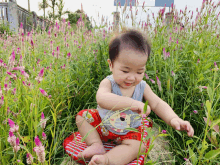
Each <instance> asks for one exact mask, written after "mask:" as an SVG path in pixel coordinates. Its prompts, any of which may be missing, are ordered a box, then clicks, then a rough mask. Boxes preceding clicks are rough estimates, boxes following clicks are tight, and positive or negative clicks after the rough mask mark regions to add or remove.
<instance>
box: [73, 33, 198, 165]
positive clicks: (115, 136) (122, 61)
mask: <svg viewBox="0 0 220 165" xmlns="http://www.w3.org/2000/svg"><path fill="white" fill-rule="evenodd" d="M150 51H151V48H150V44H149V42H148V41H147V39H146V37H144V35H143V34H142V33H141V32H139V31H138V30H126V31H124V32H122V33H121V34H120V35H118V36H116V37H114V38H113V39H112V40H111V42H110V44H109V58H110V59H108V63H109V68H110V71H111V72H112V75H109V76H107V77H106V78H105V79H103V80H102V81H101V83H100V85H99V89H98V91H97V94H96V100H97V103H98V108H97V109H89V110H82V111H80V112H79V113H78V114H77V116H76V124H77V127H78V129H79V132H80V135H81V136H82V137H84V136H85V135H86V134H87V133H88V132H90V133H89V135H88V136H87V137H86V139H85V142H86V144H87V145H88V147H87V148H86V149H85V150H84V151H83V152H81V153H79V155H78V158H82V157H84V158H85V159H91V160H90V162H89V165H124V164H127V163H129V162H131V161H132V160H134V159H135V158H137V155H138V152H139V147H140V142H141V132H142V130H141V118H140V117H138V116H140V115H143V111H144V110H143V109H144V103H143V102H142V99H143V98H144V99H145V100H146V101H148V105H149V106H148V107H147V112H146V115H149V114H150V111H151V110H152V111H153V112H155V113H156V114H157V115H158V116H159V117H160V118H162V119H163V120H164V121H165V122H166V123H167V124H168V125H170V126H172V127H173V128H174V129H176V130H185V131H187V134H188V136H191V137H192V136H193V134H194V130H193V128H192V126H191V125H190V123H189V122H188V121H184V120H182V119H180V118H179V117H178V116H177V115H176V114H175V112H174V111H173V110H172V109H171V107H170V106H169V105H168V104H167V103H166V102H164V101H163V100H161V99H160V98H159V97H158V96H157V95H156V94H155V93H154V92H153V91H152V90H151V88H150V86H149V85H148V84H147V83H146V82H145V81H143V77H144V73H145V70H146V68H145V66H146V62H147V60H148V58H149V55H150ZM85 119H86V120H85ZM147 125H148V127H150V126H152V125H151V123H150V122H149V123H148V124H147ZM126 128H136V129H137V130H138V131H139V132H133V131H129V130H127V129H126ZM102 141H106V142H111V141H112V142H116V143H117V144H119V145H117V146H116V147H114V148H113V149H111V150H110V151H108V152H106V151H105V149H104V147H103V144H102ZM147 145H149V143H148V144H147ZM146 147H149V146H146V144H145V143H142V146H141V152H145V150H146Z"/></svg>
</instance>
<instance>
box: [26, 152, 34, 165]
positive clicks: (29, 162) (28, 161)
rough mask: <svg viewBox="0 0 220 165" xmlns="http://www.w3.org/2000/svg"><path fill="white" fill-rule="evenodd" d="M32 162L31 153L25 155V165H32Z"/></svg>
mask: <svg viewBox="0 0 220 165" xmlns="http://www.w3.org/2000/svg"><path fill="white" fill-rule="evenodd" d="M32 162H33V156H32V155H31V153H27V164H32Z"/></svg>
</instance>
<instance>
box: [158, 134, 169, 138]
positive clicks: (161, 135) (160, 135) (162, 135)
mask: <svg viewBox="0 0 220 165" xmlns="http://www.w3.org/2000/svg"><path fill="white" fill-rule="evenodd" d="M164 136H169V135H168V134H163V133H161V134H159V135H158V137H164Z"/></svg>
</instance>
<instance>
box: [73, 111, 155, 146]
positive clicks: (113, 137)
mask: <svg viewBox="0 0 220 165" xmlns="http://www.w3.org/2000/svg"><path fill="white" fill-rule="evenodd" d="M77 115H80V116H82V117H83V118H85V119H86V121H87V122H88V123H89V124H91V125H92V126H93V127H96V126H97V128H96V130H97V132H98V133H99V135H100V138H101V140H102V141H103V142H112V143H114V144H120V143H121V142H122V141H123V140H125V139H134V140H138V141H141V132H142V131H143V129H142V127H141V126H139V127H138V128H136V129H137V130H138V132H134V131H129V132H128V133H127V134H126V135H118V134H114V133H112V132H111V131H108V130H107V129H106V128H105V126H104V125H103V124H102V120H101V118H100V116H99V113H98V110H96V109H84V110H81V111H80V112H79V113H78V114H77ZM146 127H151V125H150V122H148V123H146Z"/></svg>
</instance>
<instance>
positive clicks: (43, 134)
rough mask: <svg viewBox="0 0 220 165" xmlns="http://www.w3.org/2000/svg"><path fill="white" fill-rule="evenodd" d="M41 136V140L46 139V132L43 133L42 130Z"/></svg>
mask: <svg viewBox="0 0 220 165" xmlns="http://www.w3.org/2000/svg"><path fill="white" fill-rule="evenodd" d="M42 137H43V138H42V139H43V140H46V139H47V136H46V134H45V133H44V132H42Z"/></svg>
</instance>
